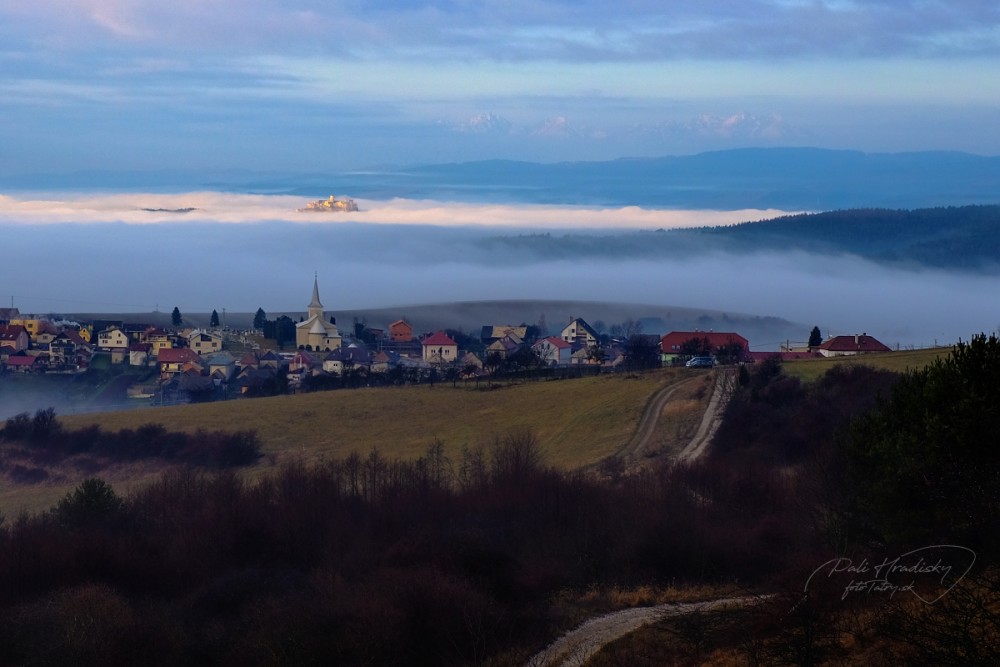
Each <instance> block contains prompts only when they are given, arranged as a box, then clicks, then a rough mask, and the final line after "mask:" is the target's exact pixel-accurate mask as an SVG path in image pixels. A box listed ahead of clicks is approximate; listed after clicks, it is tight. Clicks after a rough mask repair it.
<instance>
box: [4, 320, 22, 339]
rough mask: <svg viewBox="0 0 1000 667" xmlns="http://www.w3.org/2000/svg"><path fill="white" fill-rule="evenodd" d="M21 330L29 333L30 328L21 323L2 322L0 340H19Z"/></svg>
mask: <svg viewBox="0 0 1000 667" xmlns="http://www.w3.org/2000/svg"><path fill="white" fill-rule="evenodd" d="M21 332H24V335H25V336H27V335H28V330H27V329H25V328H24V327H22V326H21V325H20V324H0V340H17V338H18V336H20V335H21Z"/></svg>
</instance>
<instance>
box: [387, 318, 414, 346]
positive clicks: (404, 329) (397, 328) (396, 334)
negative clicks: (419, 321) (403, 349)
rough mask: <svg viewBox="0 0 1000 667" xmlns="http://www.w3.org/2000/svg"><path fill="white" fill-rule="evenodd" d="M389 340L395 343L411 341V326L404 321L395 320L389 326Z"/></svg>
mask: <svg viewBox="0 0 1000 667" xmlns="http://www.w3.org/2000/svg"><path fill="white" fill-rule="evenodd" d="M389 338H390V339H391V340H393V341H395V342H397V343H408V342H409V341H411V340H413V326H412V325H410V323H409V322H407V321H406V320H396V321H395V322H393V323H392V324H390V325H389Z"/></svg>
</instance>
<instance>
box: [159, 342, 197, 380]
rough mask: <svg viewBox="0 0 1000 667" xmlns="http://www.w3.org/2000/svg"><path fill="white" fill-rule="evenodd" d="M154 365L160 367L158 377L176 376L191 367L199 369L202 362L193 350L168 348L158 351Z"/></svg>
mask: <svg viewBox="0 0 1000 667" xmlns="http://www.w3.org/2000/svg"><path fill="white" fill-rule="evenodd" d="M156 363H157V364H158V365H159V367H160V375H177V374H179V373H183V372H184V371H186V370H188V369H190V368H192V367H197V368H199V369H200V368H201V367H202V364H203V363H204V362H203V361H202V359H201V357H199V356H198V355H197V354H195V353H194V351H193V350H189V349H188V348H186V347H169V348H166V349H163V350H160V353H159V354H158V355H156Z"/></svg>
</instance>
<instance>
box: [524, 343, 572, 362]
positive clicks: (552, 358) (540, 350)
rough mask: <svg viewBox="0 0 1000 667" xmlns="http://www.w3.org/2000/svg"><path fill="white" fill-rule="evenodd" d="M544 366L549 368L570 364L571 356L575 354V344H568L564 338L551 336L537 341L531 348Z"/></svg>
mask: <svg viewBox="0 0 1000 667" xmlns="http://www.w3.org/2000/svg"><path fill="white" fill-rule="evenodd" d="M531 349H532V350H534V351H535V354H537V355H538V358H539V359H540V360H541V362H542V363H543V364H548V365H549V366H564V365H567V364H569V363H570V355H572V354H573V344H572V343H567V342H566V341H564V340H563V339H562V338H558V337H556V336H549V337H548V338H543V339H541V340H540V341H537V342H536V343H535V344H534V345H532V346H531Z"/></svg>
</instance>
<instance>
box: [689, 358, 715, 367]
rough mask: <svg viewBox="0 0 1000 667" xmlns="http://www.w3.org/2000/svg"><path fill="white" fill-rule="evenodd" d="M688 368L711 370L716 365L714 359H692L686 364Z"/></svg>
mask: <svg viewBox="0 0 1000 667" xmlns="http://www.w3.org/2000/svg"><path fill="white" fill-rule="evenodd" d="M684 365H685V366H687V367H688V368H711V367H712V366H714V365H715V362H714V361H713V360H712V357H692V358H691V359H689V360H688V362H687V363H686V364H684Z"/></svg>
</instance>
